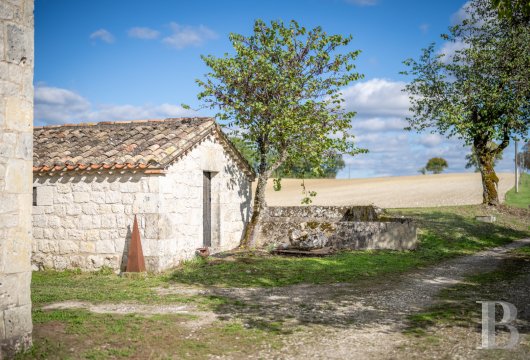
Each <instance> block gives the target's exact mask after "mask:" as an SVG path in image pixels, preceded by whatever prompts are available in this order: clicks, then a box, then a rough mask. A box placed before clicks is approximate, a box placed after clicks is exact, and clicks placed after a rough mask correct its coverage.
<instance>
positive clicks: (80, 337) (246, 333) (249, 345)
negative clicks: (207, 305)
mask: <svg viewBox="0 0 530 360" xmlns="http://www.w3.org/2000/svg"><path fill="white" fill-rule="evenodd" d="M187 318H188V316H187V315H151V316H141V315H135V314H132V315H111V314H93V313H90V312H87V311H85V310H53V311H46V312H42V311H37V312H34V333H33V343H34V346H33V347H32V348H31V349H30V350H28V351H27V352H26V353H23V354H19V355H18V356H17V357H16V359H17V360H26V359H28V360H29V359H96V360H99V359H130V358H135V359H198V358H199V359H204V358H207V357H208V356H220V355H227V354H238V355H240V356H239V357H240V358H246V357H247V355H250V354H251V353H252V352H253V350H254V349H255V348H256V346H259V345H260V344H262V343H263V342H267V344H270V345H271V346H276V344H278V343H279V337H278V336H276V334H275V333H273V332H268V331H263V330H259V329H255V328H252V329H247V328H245V327H244V326H243V325H241V324H240V323H239V322H237V321H216V322H214V323H212V324H210V325H208V326H203V327H200V328H195V329H194V330H193V331H192V329H191V328H190V327H189V326H187V325H186V320H189V319H187Z"/></svg>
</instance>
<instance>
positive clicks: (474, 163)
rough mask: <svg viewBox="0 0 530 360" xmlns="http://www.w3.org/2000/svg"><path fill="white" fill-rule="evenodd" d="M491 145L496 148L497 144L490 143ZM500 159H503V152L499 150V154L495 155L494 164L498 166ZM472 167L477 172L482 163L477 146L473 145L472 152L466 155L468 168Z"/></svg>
mask: <svg viewBox="0 0 530 360" xmlns="http://www.w3.org/2000/svg"><path fill="white" fill-rule="evenodd" d="M489 146H491V147H492V148H495V147H496V146H497V144H495V143H490V144H489ZM499 160H502V152H499V153H497V155H495V159H494V160H493V166H496V165H497V162H498V161H499ZM471 168H474V169H475V172H480V163H479V160H478V156H477V152H476V151H475V148H474V147H473V146H471V153H469V154H467V155H466V169H471Z"/></svg>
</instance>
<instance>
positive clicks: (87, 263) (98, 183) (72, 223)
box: [32, 172, 160, 271]
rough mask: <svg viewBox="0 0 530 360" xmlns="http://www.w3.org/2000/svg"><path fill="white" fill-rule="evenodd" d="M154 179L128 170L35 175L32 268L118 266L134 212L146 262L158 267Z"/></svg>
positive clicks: (156, 180) (123, 261)
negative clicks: (120, 171)
mask: <svg viewBox="0 0 530 360" xmlns="http://www.w3.org/2000/svg"><path fill="white" fill-rule="evenodd" d="M158 183H159V177H158V175H145V174H143V173H132V172H122V173H110V172H101V173H96V174H91V173H85V174H75V173H74V174H72V173H68V172H65V173H64V174H61V175H55V176H49V175H42V176H35V179H34V184H33V186H34V187H35V192H36V205H35V206H33V238H34V241H33V249H32V250H33V256H32V264H33V267H34V269H58V270H64V269H76V268H80V269H84V270H96V269H99V268H101V267H103V266H107V267H110V268H113V269H115V270H118V269H123V267H124V266H125V265H126V257H125V258H124V257H123V255H124V254H125V255H126V254H127V250H128V247H127V246H128V242H129V240H130V234H131V231H132V225H133V220H134V215H135V214H136V215H137V216H138V225H139V228H140V233H141V239H142V246H143V251H144V255H145V259H146V266H147V268H148V269H149V270H153V271H156V270H158V255H159V253H158V252H159V247H158V243H157V236H158V235H157V234H158V218H159V205H160V197H159V187H158Z"/></svg>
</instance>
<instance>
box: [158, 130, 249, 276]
mask: <svg viewBox="0 0 530 360" xmlns="http://www.w3.org/2000/svg"><path fill="white" fill-rule="evenodd" d="M204 171H209V172H212V173H213V177H212V185H211V187H212V207H211V209H212V247H211V250H212V252H218V251H224V250H229V249H233V248H235V247H237V246H238V245H239V243H240V241H241V237H242V235H243V230H244V228H245V225H246V223H247V221H248V220H249V218H250V209H251V199H252V197H251V182H250V181H249V179H248V178H247V176H246V175H245V174H244V173H243V172H242V171H241V170H240V168H239V167H238V165H237V164H236V163H235V161H234V160H233V159H232V158H231V156H230V155H229V154H227V153H226V151H225V150H224V148H223V146H222V145H221V144H220V143H219V141H218V140H217V139H215V138H214V137H208V138H207V139H206V140H205V141H203V142H202V143H201V144H200V145H199V146H197V147H196V148H194V149H193V150H192V151H191V152H190V153H188V154H187V155H186V156H185V157H184V158H182V159H181V160H180V161H178V162H176V163H175V164H174V165H172V166H171V167H170V168H169V169H168V171H167V174H166V176H164V177H161V178H160V191H161V201H162V203H161V208H160V233H159V236H160V246H162V247H165V249H166V251H165V253H166V254H176V256H174V255H170V256H167V257H166V259H165V260H163V261H164V263H165V267H170V266H174V265H176V264H177V263H178V262H179V261H180V260H183V259H189V258H191V257H193V256H194V254H195V250H196V249H197V248H198V247H202V246H203V172H204Z"/></svg>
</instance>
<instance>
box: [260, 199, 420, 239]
mask: <svg viewBox="0 0 530 360" xmlns="http://www.w3.org/2000/svg"><path fill="white" fill-rule="evenodd" d="M416 230H417V229H416V225H415V224H414V223H413V222H412V220H410V219H406V218H398V217H392V216H388V215H386V214H385V212H384V211H383V210H382V209H379V208H376V207H374V206H352V207H348V206H287V207H280V206H277V207H269V208H268V209H267V212H266V214H265V215H264V218H263V221H262V223H261V225H260V229H259V236H258V241H257V245H258V246H262V247H267V246H273V247H275V248H279V249H289V248H294V249H303V250H310V249H315V248H322V247H332V248H334V249H338V250H340V249H349V250H366V249H389V250H410V249H414V248H415V247H416V246H417V244H418V239H417V234H416V233H417V231H416Z"/></svg>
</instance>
